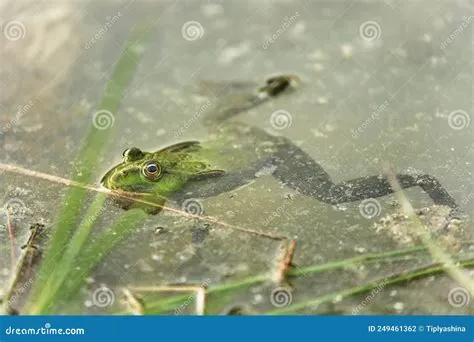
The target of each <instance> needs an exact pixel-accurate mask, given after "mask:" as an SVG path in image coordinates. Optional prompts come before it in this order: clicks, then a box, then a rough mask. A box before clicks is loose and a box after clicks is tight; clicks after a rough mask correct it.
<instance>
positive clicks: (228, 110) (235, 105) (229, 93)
mask: <svg viewBox="0 0 474 342" xmlns="http://www.w3.org/2000/svg"><path fill="white" fill-rule="evenodd" d="M217 84H218V83H215V84H214V86H216V85H217ZM298 84H299V78H298V77H297V76H294V75H278V76H274V77H270V78H268V79H267V80H266V81H265V85H264V86H258V85H256V84H253V83H249V84H247V83H244V84H242V83H239V82H237V83H234V82H230V83H222V84H220V86H219V87H220V89H218V90H216V92H215V93H214V92H213V91H212V89H208V90H207V91H208V95H209V96H210V97H217V99H218V105H217V106H215V108H214V109H213V110H210V111H208V112H207V114H206V116H205V117H204V120H203V122H204V123H205V124H206V125H208V126H215V125H219V124H221V123H223V122H224V121H226V120H229V119H231V118H233V117H234V116H237V115H239V114H241V113H243V112H246V111H247V110H249V109H252V108H254V107H256V106H258V105H260V104H262V103H264V102H266V101H268V100H270V99H271V98H274V97H277V96H279V95H281V94H283V93H286V92H288V91H290V90H293V89H294V88H295V87H296V86H297V85H298Z"/></svg>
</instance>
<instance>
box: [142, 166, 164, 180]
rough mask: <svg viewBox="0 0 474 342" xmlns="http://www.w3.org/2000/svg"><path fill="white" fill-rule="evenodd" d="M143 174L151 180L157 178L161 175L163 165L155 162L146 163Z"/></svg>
mask: <svg viewBox="0 0 474 342" xmlns="http://www.w3.org/2000/svg"><path fill="white" fill-rule="evenodd" d="M143 175H144V176H145V177H146V178H148V179H149V180H157V179H158V178H160V176H161V167H160V165H158V164H157V163H155V162H149V163H146V164H145V165H144V166H143Z"/></svg>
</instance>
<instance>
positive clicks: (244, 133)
mask: <svg viewBox="0 0 474 342" xmlns="http://www.w3.org/2000/svg"><path fill="white" fill-rule="evenodd" d="M300 85H301V81H300V80H299V79H298V77H296V76H293V75H278V76H275V77H270V78H268V79H266V81H265V83H264V84H263V85H262V86H258V85H256V86H255V87H251V88H249V87H247V86H242V84H240V83H231V84H229V85H228V86H227V87H222V89H221V91H220V93H219V95H221V94H223V93H229V94H232V96H231V97H226V96H219V98H220V100H219V101H217V102H218V105H216V106H214V109H213V110H208V111H206V112H205V113H204V114H203V118H202V119H203V120H202V122H203V123H204V124H205V125H206V126H207V127H209V128H210V136H209V139H208V140H207V141H204V142H199V141H181V142H177V143H175V144H172V145H169V146H166V147H164V148H160V149H158V150H156V151H153V152H147V151H142V150H141V149H139V148H137V147H131V148H129V149H127V150H125V151H124V152H123V158H122V162H121V163H120V164H118V165H116V166H114V167H113V168H112V169H110V171H108V172H107V173H106V174H105V175H104V176H103V178H102V180H101V184H102V185H103V186H105V187H106V188H108V189H111V190H122V191H127V192H129V193H134V194H136V197H137V198H140V199H141V200H145V201H149V202H153V203H156V204H158V205H161V206H162V205H164V204H165V202H166V201H168V200H171V199H173V200H176V201H178V202H183V201H185V200H186V199H189V198H204V197H210V196H216V195H218V194H221V193H224V192H228V191H231V190H234V189H237V188H239V187H242V186H245V185H247V184H249V183H251V182H253V181H254V180H255V179H257V178H258V177H259V176H261V175H272V176H273V177H275V178H276V179H277V180H278V181H279V182H281V183H282V184H284V185H286V186H287V187H289V188H291V189H293V190H296V191H297V192H298V193H300V194H302V195H305V196H309V197H312V198H315V199H317V200H319V201H323V202H325V203H328V204H332V205H337V204H341V203H346V202H353V201H361V200H364V199H369V198H376V197H381V196H385V195H388V194H391V193H393V189H392V187H391V185H390V183H389V181H388V180H387V178H386V176H384V175H374V176H367V177H361V178H356V179H352V180H346V181H343V182H340V183H335V182H333V181H332V180H331V177H330V175H329V174H328V173H327V172H326V171H325V170H324V169H323V168H322V167H321V166H320V165H319V164H318V163H317V162H316V161H314V160H313V159H312V158H311V157H310V156H309V155H308V154H307V153H305V152H304V151H303V150H302V149H301V148H300V147H298V146H296V145H295V144H294V143H292V142H291V141H290V140H289V139H287V138H285V137H283V136H279V135H275V134H272V133H270V132H267V131H265V130H263V129H260V128H257V127H253V126H250V125H247V124H245V123H242V122H239V121H236V120H235V117H236V116H238V115H239V114H240V113H243V112H245V111H247V110H249V109H253V108H256V107H258V106H261V105H262V104H264V103H265V102H267V101H273V100H275V99H276V98H278V97H281V96H291V94H292V93H293V92H296V91H298V90H299V88H300ZM214 95H215V93H214ZM290 111H291V109H290ZM293 112H296V110H295V111H293ZM257 113H258V111H257ZM321 148H324V146H322V147H321ZM396 177H397V179H398V181H399V183H400V185H401V187H402V188H410V187H414V186H420V187H421V188H422V189H423V190H424V191H425V192H426V193H427V194H428V195H429V196H430V197H431V199H432V200H433V201H434V202H435V203H436V204H441V205H447V206H449V207H451V208H456V203H455V200H454V199H453V197H451V195H450V194H449V193H448V192H447V191H446V190H445V189H444V188H443V187H442V185H441V184H440V183H439V182H438V180H436V178H434V177H433V176H430V175H426V174H420V175H407V174H398V175H396ZM119 204H120V206H121V207H122V208H124V209H130V208H137V207H138V208H142V209H143V210H145V211H146V212H147V213H149V214H157V213H158V212H160V210H161V208H160V207H159V206H150V205H147V204H145V203H143V202H136V201H132V200H120V202H119Z"/></svg>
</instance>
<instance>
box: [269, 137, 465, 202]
mask: <svg viewBox="0 0 474 342" xmlns="http://www.w3.org/2000/svg"><path fill="white" fill-rule="evenodd" d="M287 142H288V143H287V144H284V145H281V146H280V151H279V153H278V160H279V166H278V168H277V169H276V171H275V172H274V173H273V176H274V177H276V178H277V179H278V180H280V181H281V182H283V183H284V184H286V185H287V186H288V187H290V188H292V189H295V190H297V191H298V192H300V193H302V194H304V195H306V196H309V197H314V198H316V199H318V200H320V201H322V202H325V203H329V204H342V203H347V202H354V201H361V200H364V199H369V198H376V197H382V196H386V195H389V194H392V193H393V192H394V190H393V189H392V187H391V186H390V182H389V181H388V179H387V177H386V176H384V175H376V176H367V177H360V178H355V179H352V180H347V181H343V182H340V183H334V182H333V181H332V180H331V178H330V176H329V175H328V174H327V173H326V172H325V171H324V170H323V169H322V167H321V166H320V165H318V164H317V163H316V162H315V161H314V160H313V159H311V157H309V156H308V155H307V154H306V153H305V152H304V151H302V150H301V149H300V148H298V147H297V146H295V145H293V144H292V143H291V142H289V141H287ZM396 178H397V180H398V182H399V183H400V186H401V188H402V189H407V188H411V187H415V186H420V187H421V188H422V189H423V190H424V191H425V192H426V193H427V194H428V196H430V198H431V199H432V200H433V202H434V203H435V204H440V205H447V206H449V207H451V208H453V209H455V208H457V205H456V202H455V200H454V199H453V197H452V196H451V195H450V194H449V193H448V192H447V191H446V190H445V189H444V187H443V186H442V185H441V184H440V182H439V181H438V180H437V179H436V178H435V177H433V176H431V175H426V174H425V175H417V176H412V175H405V174H397V175H396Z"/></svg>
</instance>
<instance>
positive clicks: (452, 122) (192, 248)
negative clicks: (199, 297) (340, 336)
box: [0, 0, 474, 314]
mask: <svg viewBox="0 0 474 342" xmlns="http://www.w3.org/2000/svg"><path fill="white" fill-rule="evenodd" d="M150 17H151V18H152V20H153V21H154V22H155V24H154V28H153V32H152V33H151V34H150V38H149V42H148V44H147V45H146V46H143V49H145V50H144V57H143V59H142V60H141V62H140V65H139V67H138V71H137V73H136V75H135V76H134V79H133V81H132V83H131V85H130V87H129V88H128V90H127V93H126V94H125V97H124V101H123V104H122V106H121V108H120V110H119V111H118V112H116V113H112V114H113V126H112V125H111V127H109V128H108V129H113V130H114V132H115V133H114V135H113V138H112V140H111V141H110V142H109V146H108V147H107V150H106V152H105V154H104V155H103V156H102V159H101V160H102V162H101V165H100V167H99V168H98V169H97V172H96V184H98V182H99V180H100V177H101V176H102V174H103V173H104V172H105V171H106V170H108V169H110V167H111V166H113V165H115V164H116V163H117V162H118V161H119V160H120V158H121V154H122V151H123V150H125V149H126V148H129V147H131V146H137V147H139V148H141V149H143V150H155V149H158V148H160V147H164V146H166V145H169V144H172V143H174V142H176V141H177V140H179V141H182V140H206V138H208V136H209V133H208V131H207V130H206V128H205V127H204V126H203V125H202V124H201V123H200V122H199V118H200V116H201V114H200V112H199V111H200V110H201V109H202V105H203V103H205V102H203V98H202V97H201V96H199V94H198V91H197V85H198V84H199V82H201V81H203V80H206V81H213V82H218V83H219V84H226V83H228V82H255V83H256V84H262V83H263V82H264V80H265V78H266V77H267V76H269V75H275V74H280V73H291V74H295V75H298V76H299V77H300V78H301V81H302V83H303V84H302V86H301V88H300V89H298V90H297V91H296V92H295V93H294V94H291V95H289V96H284V97H281V98H277V99H275V101H270V102H268V103H266V104H265V105H262V106H259V107H258V108H255V109H253V110H251V111H249V112H248V113H245V114H243V115H241V116H240V117H239V120H240V121H242V122H245V123H247V124H250V125H255V126H258V127H260V128H262V129H265V130H268V131H271V132H272V133H277V134H280V135H284V136H285V137H287V138H289V139H290V140H291V141H292V142H294V144H296V145H297V146H299V147H300V148H301V149H302V150H304V151H305V152H306V153H307V154H308V155H310V156H311V157H312V158H313V159H314V160H315V161H316V162H317V163H319V164H320V165H321V166H322V167H323V168H324V169H325V170H326V171H327V172H328V173H329V174H330V175H331V177H332V178H333V180H334V181H335V182H340V181H343V180H350V179H353V178H357V177H363V176H369V175H378V174H381V173H383V171H384V168H385V167H386V166H387V165H389V166H390V168H391V169H393V170H394V171H395V172H397V173H408V174H413V173H427V174H430V175H433V176H435V177H436V178H437V179H438V180H439V181H440V182H441V184H442V185H443V186H444V187H445V188H446V189H447V191H448V192H449V193H450V194H451V195H452V196H453V197H454V198H455V199H456V201H457V202H458V203H459V204H460V206H461V207H462V209H463V210H464V212H465V213H466V214H467V215H468V216H469V217H472V214H473V203H474V201H473V192H474V177H473V174H472V172H473V167H472V165H473V161H474V154H473V151H474V149H473V147H474V144H473V139H472V137H473V127H474V123H472V122H471V120H472V119H473V82H472V80H473V77H472V76H473V75H472V74H473V70H474V69H473V66H474V65H473V60H474V59H473V28H474V6H473V5H472V1H431V0H430V1H428V0H424V1H421V0H420V1H396V0H393V1H390V0H387V1H289V0H288V1H218V0H209V1H206V0H202V1H188V2H168V1H163V2H159V3H155V2H148V1H126V0H123V1H111V2H106V1H103V2H98V1H91V2H86V1H74V2H68V1H42V2H41V1H39V2H37V3H36V2H34V1H22V2H21V4H15V5H13V1H12V2H11V4H9V5H4V6H3V7H0V19H2V21H1V23H2V30H3V35H0V44H1V45H2V46H4V49H3V51H2V53H1V54H0V56H1V65H2V70H1V79H0V84H1V95H0V110H1V116H0V128H1V129H2V133H3V134H2V136H1V138H0V144H1V148H0V162H1V163H7V164H13V165H18V166H21V167H24V168H28V169H32V170H35V171H39V172H44V173H48V174H53V175H56V176H60V177H66V178H70V177H71V176H72V175H73V174H74V173H75V172H77V168H76V165H75V163H74V160H75V156H76V155H77V153H78V151H79V148H80V146H81V144H82V141H83V138H84V136H85V134H86V133H87V131H88V130H89V129H90V128H91V127H92V124H93V119H94V113H95V108H96V106H97V104H98V102H99V101H100V98H101V95H102V93H103V91H104V89H105V86H106V84H107V80H108V78H109V77H110V76H111V73H112V71H113V68H114V63H115V61H116V60H117V58H118V56H119V55H120V52H121V47H122V45H123V43H124V42H125V40H126V39H127V37H128V34H129V32H130V30H131V28H132V27H133V26H134V25H135V24H136V23H138V22H141V21H143V20H144V18H150ZM205 110H206V109H205ZM275 111H284V112H282V113H284V114H285V115H286V119H288V121H287V122H286V123H285V125H284V126H285V127H284V128H283V129H275V125H274V122H272V120H271V116H272V113H274V112H275ZM272 124H273V125H272ZM183 128H184V129H183ZM280 128H281V127H280ZM178 131H179V132H180V133H179V138H178V139H176V137H177V135H176V132H178ZM236 153H238V152H236ZM0 182H1V183H2V187H1V188H0V194H1V196H2V199H3V201H4V206H7V205H8V203H10V205H12V203H13V205H14V206H15V208H16V211H15V213H14V215H13V217H12V224H13V229H14V235H15V241H16V245H15V246H16V247H15V248H16V253H17V254H18V253H19V252H20V249H19V246H20V245H21V244H22V241H24V240H25V239H26V237H27V235H28V227H29V226H30V225H31V224H32V223H34V222H43V223H45V224H46V225H47V226H50V225H51V223H52V221H53V218H54V215H55V214H56V213H57V209H58V207H59V205H60V204H61V197H62V194H64V192H65V188H64V187H63V186H61V185H58V184H54V183H50V182H46V181H44V180H37V179H35V178H32V177H26V176H22V175H18V174H11V173H7V172H4V173H0ZM406 195H407V196H408V198H409V199H410V201H411V203H412V205H413V206H414V207H415V208H421V207H427V206H430V205H431V204H432V201H431V199H430V198H429V197H428V196H427V195H426V194H425V193H423V192H422V190H421V189H420V188H417V187H415V188H412V189H409V190H407V191H406ZM200 203H201V205H202V206H203V207H204V208H205V212H206V215H209V216H213V217H216V218H218V219H219V220H221V221H224V222H227V223H229V224H232V225H234V226H238V227H244V228H248V229H256V230H259V231H262V232H265V233H268V234H273V235H281V236H286V237H290V238H295V239H297V241H298V245H297V250H296V254H295V260H294V261H295V263H296V264H297V265H298V266H309V265H313V264H319V263H323V262H327V261H331V260H337V259H343V258H348V257H351V256H356V255H361V253H370V252H374V253H375V252H381V251H387V250H391V249H395V248H399V247H403V244H402V243H401V242H400V241H397V239H396V238H394V237H393V236H391V235H390V234H386V233H384V232H377V231H376V229H374V226H373V225H374V222H376V221H377V220H379V219H380V218H382V217H383V216H386V215H389V214H393V213H395V212H397V210H398V207H397V205H396V203H395V197H394V196H392V195H389V196H385V197H382V198H378V199H376V200H375V201H373V202H372V205H374V206H375V212H372V213H371V214H369V215H367V214H365V215H364V214H363V210H362V209H361V208H362V207H361V203H360V202H352V203H346V204H340V205H330V204H326V203H322V202H319V201H317V200H316V199H313V198H308V197H305V196H301V195H298V194H297V192H296V191H294V190H291V189H289V188H287V187H285V186H284V185H282V184H280V183H279V182H278V181H277V180H276V179H274V178H272V177H271V176H264V177H260V178H259V179H258V180H257V181H255V182H253V183H252V184H250V185H248V186H247V187H244V188H241V189H237V190H234V191H232V192H230V193H225V194H221V195H218V196H216V197H211V198H206V199H203V200H202V201H201V202H200ZM167 204H169V205H173V204H172V203H167ZM84 206H85V204H84ZM175 207H176V205H175ZM178 209H179V206H178ZM373 209H374V208H373ZM120 211H121V209H119V208H116V207H114V206H112V205H110V206H108V207H107V210H106V211H105V212H104V213H103V215H102V216H101V218H100V227H98V228H97V230H103V229H106V228H107V227H108V225H109V224H110V222H111V221H112V220H113V219H114V218H116V217H117V216H118V215H119V214H120ZM1 219H2V221H1V224H2V226H1V227H2V228H1V230H0V239H1V240H0V241H1V249H0V251H1V253H2V256H1V257H0V260H1V261H0V271H1V274H0V280H1V282H0V289H2V288H3V289H6V288H7V286H8V283H9V279H10V276H11V273H12V260H11V244H10V240H11V238H10V237H9V233H8V229H7V228H8V224H7V220H6V216H5V215H3V216H2V217H1ZM467 220H468V221H469V222H468V223H467V224H466V226H465V235H463V237H462V239H469V238H472V224H471V223H470V220H469V219H467ZM196 224H197V222H195V221H194V220H192V219H189V218H186V217H183V216H181V215H178V214H176V213H172V212H162V213H160V214H159V215H157V216H153V217H150V218H148V219H147V221H146V222H145V223H144V224H143V225H142V226H141V227H137V232H136V234H134V235H133V236H132V238H130V239H128V240H127V241H126V242H125V243H123V244H121V245H120V248H117V249H116V250H114V251H113V252H112V253H111V254H110V255H109V256H108V257H107V258H106V259H105V261H104V262H103V263H102V264H101V265H100V267H99V268H98V269H97V270H96V271H95V272H94V274H92V275H91V276H90V278H89V281H88V284H87V286H85V287H84V289H83V291H81V293H80V294H78V298H77V304H76V306H77V309H73V310H72V311H74V312H78V311H79V312H81V311H84V312H100V310H102V308H97V307H93V306H92V307H90V306H89V304H90V301H89V299H88V298H89V297H90V293H91V292H92V291H93V290H94V289H96V288H97V287H99V286H101V285H104V286H107V287H110V288H112V289H114V291H118V290H117V289H119V288H120V287H121V286H125V285H130V284H133V285H147V286H149V285H160V284H168V283H193V284H202V283H204V282H205V283H207V284H211V285H212V284H219V283H222V282H225V281H232V280H237V279H244V278H245V277H249V276H254V275H258V274H264V273H268V272H271V271H272V269H273V268H274V265H275V260H276V259H275V258H276V255H277V253H278V251H279V246H278V243H276V242H272V241H269V240H266V239H264V238H259V237H254V236H251V235H249V234H245V233H242V232H238V231H235V230H231V229H223V228H219V226H214V225H211V226H210V232H209V234H208V236H207V237H206V239H205V240H204V242H203V243H202V244H200V245H199V246H197V245H196V244H193V243H192V233H191V228H192V227H193V226H195V225H196ZM420 262H421V261H420ZM423 262H426V260H424V261H423ZM416 265H417V263H416V262H413V263H411V264H403V265H390V266H387V268H386V269H384V268H382V269H380V268H375V267H374V268H373V269H370V268H367V269H364V270H361V269H357V270H356V269H353V270H345V271H344V272H342V271H338V272H335V271H334V272H329V273H327V274H324V275H308V276H305V277H303V278H301V279H298V280H295V281H294V285H295V288H296V290H295V292H294V294H293V301H294V302H298V301H303V300H305V299H307V298H313V297H316V296H318V295H322V294H324V293H327V292H329V291H333V290H335V289H344V288H345V287H348V286H353V285H354V284H357V283H359V282H364V281H367V280H368V279H377V278H381V277H384V276H387V275H389V274H391V273H393V272H397V271H400V270H403V269H406V268H411V267H414V266H416ZM274 286H275V285H274V284H264V285H259V286H256V287H253V288H251V289H250V290H247V291H241V292H239V293H238V294H235V296H234V297H232V298H230V299H229V298H226V303H227V304H228V305H232V304H245V305H251V306H253V307H255V308H257V309H258V310H265V309H269V308H271V307H272V306H271V304H270V302H269V301H268V294H269V291H271V289H272V288H273V287H274ZM454 286H455V282H454V281H452V280H450V279H449V278H447V277H442V276H439V277H436V278H434V277H433V278H429V279H422V280H419V281H414V282H412V283H410V284H408V285H406V286H400V287H396V288H395V287H394V288H393V289H390V290H389V291H384V292H383V293H382V294H381V295H380V298H379V300H378V301H377V305H374V308H371V309H370V310H369V311H368V312H374V313H380V312H382V313H400V312H403V313H431V312H434V313H445V314H449V313H456V314H461V313H463V311H462V309H455V308H453V307H452V306H450V305H449V304H448V303H447V301H446V296H447V293H448V292H449V289H450V288H452V287H454ZM167 295H168V294H167ZM117 296H118V294H117ZM359 302H360V299H357V298H356V299H353V300H352V301H351V300H345V301H343V302H341V303H335V304H332V305H331V306H324V307H312V308H309V309H308V311H304V312H307V313H324V312H328V311H331V312H347V310H349V311H350V309H351V307H353V306H354V305H357V303H359ZM400 303H401V304H400ZM428 303H429V304H430V305H428ZM114 305H116V307H119V306H120V305H119V303H118V300H117V302H116V303H115V304H114ZM222 309H223V307H217V308H216V309H215V310H217V311H219V310H222ZM68 310H69V309H67V310H66V309H65V311H64V312H68Z"/></svg>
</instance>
